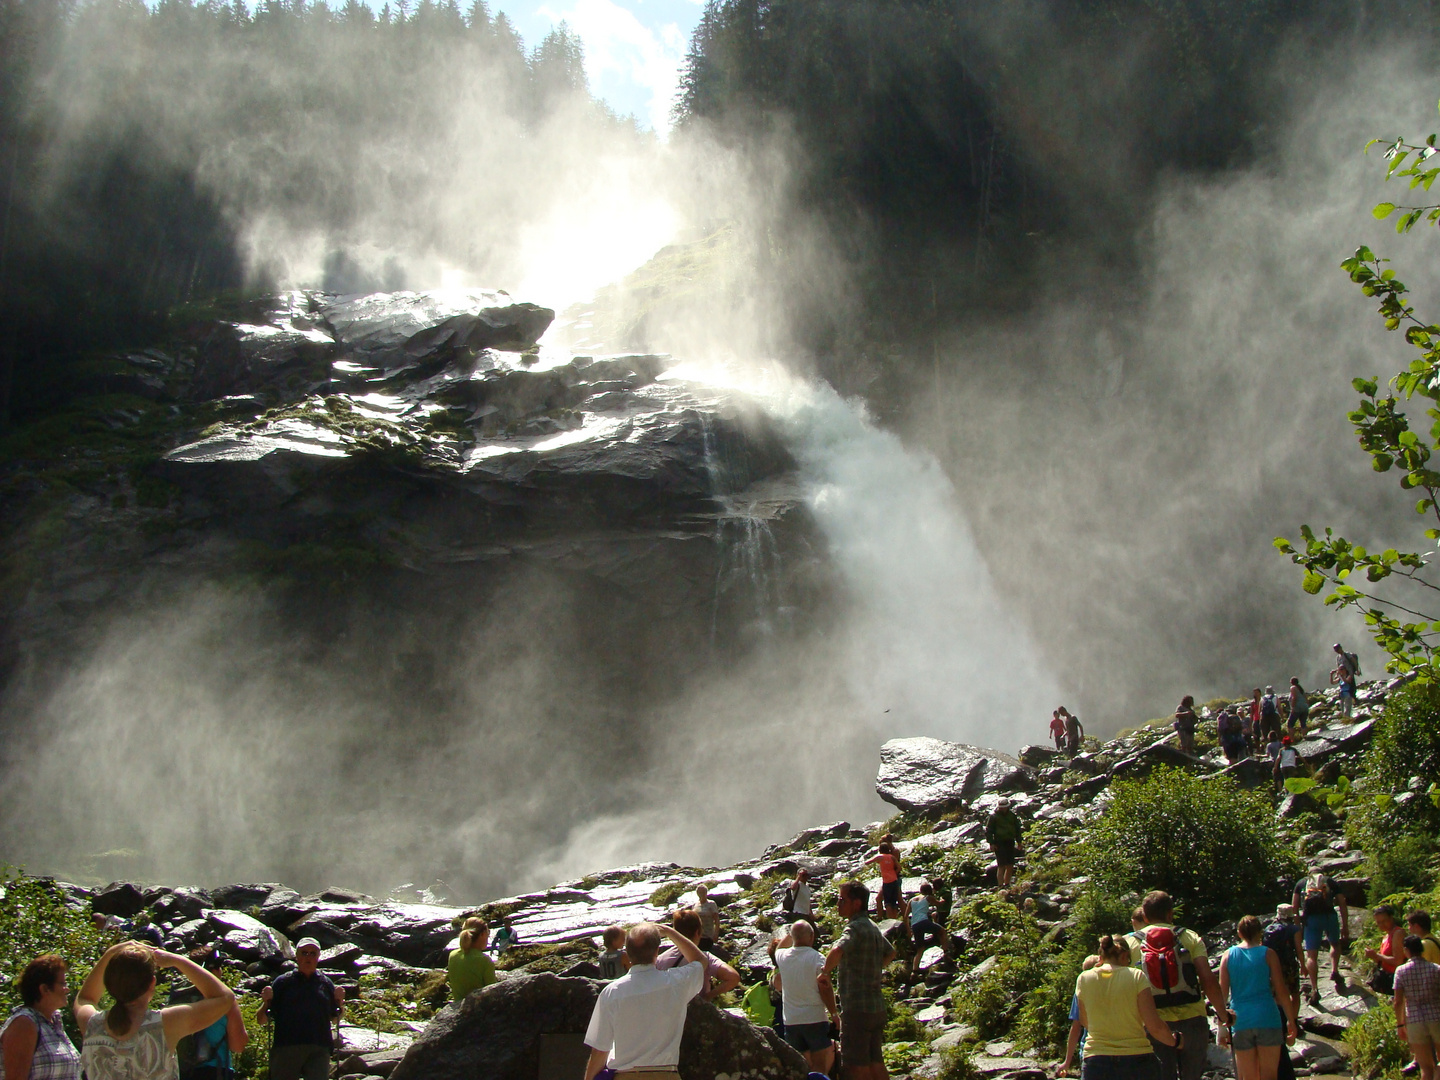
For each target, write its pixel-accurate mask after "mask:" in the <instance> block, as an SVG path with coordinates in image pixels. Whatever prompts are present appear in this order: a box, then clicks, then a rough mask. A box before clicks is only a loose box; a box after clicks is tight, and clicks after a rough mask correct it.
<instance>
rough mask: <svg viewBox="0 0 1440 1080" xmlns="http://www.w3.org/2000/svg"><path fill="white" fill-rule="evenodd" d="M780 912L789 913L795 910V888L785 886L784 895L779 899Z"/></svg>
mask: <svg viewBox="0 0 1440 1080" xmlns="http://www.w3.org/2000/svg"><path fill="white" fill-rule="evenodd" d="M780 910H781V911H784V912H787V913H790V912H793V911H794V910H795V887H794V886H793V885H787V886H785V895H784V896H782V897H780Z"/></svg>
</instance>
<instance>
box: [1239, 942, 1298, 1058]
mask: <svg viewBox="0 0 1440 1080" xmlns="http://www.w3.org/2000/svg"><path fill="white" fill-rule="evenodd" d="M1235 932H1236V934H1237V935H1239V938H1240V944H1238V945H1232V946H1231V947H1230V948H1229V949H1227V950H1226V951H1225V955H1224V956H1222V957H1221V958H1220V996H1221V997H1223V998H1227V999H1228V1000H1229V1002H1230V1011H1229V1012H1228V1013H1221V1014H1219V1015H1220V1016H1221V1024H1220V1045H1221V1046H1229V1047H1230V1048H1231V1049H1232V1050H1233V1051H1234V1052H1235V1075H1236V1080H1276V1076H1277V1075H1278V1073H1279V1071H1280V1054H1281V1052H1282V1051H1283V1049H1284V1047H1285V1046H1286V1044H1288V1043H1293V1042H1294V1041H1295V1039H1296V1037H1297V1036H1298V1035H1299V1033H1300V1032H1299V1029H1298V1027H1297V1026H1296V1025H1297V1013H1296V1012H1295V1005H1294V1002H1293V1001H1291V999H1290V988H1289V987H1288V986H1286V985H1285V973H1284V972H1283V971H1282V970H1281V969H1280V958H1279V957H1278V956H1276V955H1275V954H1274V953H1273V952H1271V951H1270V950H1269V949H1267V948H1266V947H1265V941H1264V936H1265V930H1264V927H1262V926H1261V925H1260V920H1259V919H1257V918H1256V917H1255V916H1254V915H1246V916H1245V917H1244V918H1243V919H1241V920H1240V921H1239V922H1238V923H1237V924H1236V926H1235ZM1227 1021H1228V1022H1227Z"/></svg>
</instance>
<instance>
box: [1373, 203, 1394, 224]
mask: <svg viewBox="0 0 1440 1080" xmlns="http://www.w3.org/2000/svg"><path fill="white" fill-rule="evenodd" d="M1370 212H1371V213H1372V214H1374V215H1375V220H1376V221H1384V220H1385V219H1386V218H1387V217H1389V216H1390V215H1391V214H1393V213H1394V212H1395V204H1394V203H1393V202H1382V203H1380V204H1379V205H1378V206H1376V207H1375V209H1374V210H1371V211H1370Z"/></svg>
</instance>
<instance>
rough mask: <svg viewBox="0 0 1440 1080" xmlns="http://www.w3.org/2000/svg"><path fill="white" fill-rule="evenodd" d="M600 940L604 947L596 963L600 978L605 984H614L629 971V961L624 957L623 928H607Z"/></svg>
mask: <svg viewBox="0 0 1440 1080" xmlns="http://www.w3.org/2000/svg"><path fill="white" fill-rule="evenodd" d="M600 940H601V942H602V943H603V944H604V945H605V951H604V952H603V953H601V954H600V959H599V961H597V963H598V964H599V967H600V978H602V979H604V980H605V981H606V982H614V981H615V980H616V979H618V978H619V977H620V976H621V975H624V974H625V972H627V971H629V970H630V961H629V958H628V957H627V956H626V955H625V928H624V927H623V926H607V927H606V928H605V932H604V933H603V934H601V935H600Z"/></svg>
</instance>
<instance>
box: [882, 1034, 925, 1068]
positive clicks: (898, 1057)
mask: <svg viewBox="0 0 1440 1080" xmlns="http://www.w3.org/2000/svg"><path fill="white" fill-rule="evenodd" d="M929 1050H930V1044H929V1043H924V1042H890V1041H888V1040H887V1041H886V1043H885V1045H884V1046H883V1047H882V1048H881V1051H880V1052H881V1054H882V1055H884V1059H885V1068H886V1070H887V1071H888V1072H890V1073H892V1074H894V1075H896V1076H908V1075H909V1074H910V1072H911V1070H912V1069H915V1068H916V1067H917V1066H918V1065H919V1064H920V1063H921V1062H922V1061H924V1060H925V1058H926V1057H927V1056H928V1055H929Z"/></svg>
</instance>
